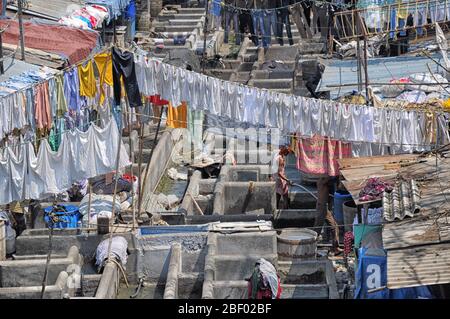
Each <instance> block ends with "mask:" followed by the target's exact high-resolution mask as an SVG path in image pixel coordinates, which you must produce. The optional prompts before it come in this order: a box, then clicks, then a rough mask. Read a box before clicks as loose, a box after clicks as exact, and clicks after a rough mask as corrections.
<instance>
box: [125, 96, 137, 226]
mask: <svg viewBox="0 0 450 319" xmlns="http://www.w3.org/2000/svg"><path fill="white" fill-rule="evenodd" d="M125 101H126V107H127V110H126V115H127V117H128V143H129V144H130V158H131V167H130V175H131V187H132V188H131V202H132V205H133V227H132V229H133V230H134V227H135V223H136V206H135V205H134V195H135V194H134V185H133V184H134V183H133V177H134V172H133V163H134V147H132V146H131V132H132V123H131V112H129V110H130V101H129V100H128V97H125Z"/></svg>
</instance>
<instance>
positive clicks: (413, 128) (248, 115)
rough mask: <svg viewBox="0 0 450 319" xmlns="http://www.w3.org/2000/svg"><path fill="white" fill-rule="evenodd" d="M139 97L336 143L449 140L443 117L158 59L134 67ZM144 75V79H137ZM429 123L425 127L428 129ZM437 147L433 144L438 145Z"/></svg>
mask: <svg viewBox="0 0 450 319" xmlns="http://www.w3.org/2000/svg"><path fill="white" fill-rule="evenodd" d="M137 69H138V71H139V69H141V70H140V71H139V72H138V73H139V74H141V76H140V77H139V76H138V84H139V86H140V90H141V92H143V94H144V95H147V96H151V95H160V96H161V98H162V99H164V100H167V101H171V102H172V103H173V105H180V104H181V101H186V102H187V103H188V105H189V106H190V107H191V108H192V109H193V110H203V111H208V112H209V113H210V114H212V115H220V116H225V117H227V118H230V119H232V120H234V121H238V122H247V123H249V124H252V125H260V126H263V127H273V128H279V129H280V130H281V131H282V132H284V133H290V132H298V133H299V134H301V135H306V136H313V135H320V136H328V137H329V138H333V139H336V140H341V141H354V142H369V143H383V144H392V145H394V144H399V145H407V144H410V145H413V144H417V145H419V144H420V145H433V144H435V139H436V138H437V139H439V140H440V141H442V143H445V142H446V141H447V140H449V136H448V124H447V119H446V117H447V116H448V114H447V113H444V112H443V113H431V112H428V113H427V112H423V111H419V110H414V111H411V110H408V111H403V110H396V109H387V108H377V107H368V106H363V105H352V104H346V103H340V102H335V101H329V100H318V99H313V98H305V97H300V96H295V95H292V94H285V93H279V92H274V91H270V90H267V89H260V88H255V87H249V86H245V85H242V84H240V83H233V82H229V81H224V80H221V79H217V78H213V77H209V76H206V75H203V74H199V73H195V72H192V71H188V70H185V69H182V68H179V67H175V66H172V65H169V64H166V63H162V62H160V61H159V60H157V59H154V58H150V59H149V60H148V62H147V63H145V62H144V63H143V62H139V63H137ZM142 74H145V77H146V79H145V80H143V79H142ZM427 123H428V124H427ZM439 143H440V142H438V144H439Z"/></svg>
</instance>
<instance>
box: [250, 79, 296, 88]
mask: <svg viewBox="0 0 450 319" xmlns="http://www.w3.org/2000/svg"><path fill="white" fill-rule="evenodd" d="M250 84H251V85H253V86H255V87H258V88H266V89H291V87H292V79H252V80H251V81H250V82H249V85H250Z"/></svg>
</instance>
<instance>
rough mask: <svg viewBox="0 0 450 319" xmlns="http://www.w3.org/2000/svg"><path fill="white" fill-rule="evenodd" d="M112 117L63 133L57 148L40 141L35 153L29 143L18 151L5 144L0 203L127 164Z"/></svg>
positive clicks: (57, 188)
mask: <svg viewBox="0 0 450 319" xmlns="http://www.w3.org/2000/svg"><path fill="white" fill-rule="evenodd" d="M119 136H120V132H119V129H118V128H117V124H116V122H115V121H114V120H110V121H109V123H108V124H107V125H106V127H104V128H100V127H98V126H96V125H94V124H93V125H91V126H90V127H89V129H88V130H87V131H86V132H82V131H79V130H77V129H75V130H74V131H73V132H71V131H69V132H65V133H64V134H62V141H61V144H60V146H59V149H58V151H56V152H53V151H52V149H51V147H50V145H49V142H48V141H47V140H46V139H44V140H43V141H42V142H41V145H40V147H39V150H38V152H37V154H36V153H35V152H34V147H33V145H32V144H31V143H22V144H21V145H20V146H19V147H17V148H15V149H18V151H17V152H15V150H14V149H13V148H10V147H7V148H4V149H3V150H2V152H1V154H0V184H1V185H3V190H2V192H0V205H5V204H8V203H10V202H13V201H23V200H27V199H36V200H39V199H42V198H48V197H49V196H50V195H52V194H58V193H60V192H62V191H64V190H66V189H68V188H69V187H70V186H71V185H72V183H74V182H76V181H78V180H81V179H85V178H91V177H95V176H99V175H102V174H106V173H109V172H111V171H113V170H115V169H116V157H117V151H118V148H120V157H119V165H118V167H119V169H120V168H123V167H126V166H128V165H130V164H131V163H130V161H129V156H128V153H127V150H126V149H125V146H124V144H123V142H122V140H121V139H120V142H119Z"/></svg>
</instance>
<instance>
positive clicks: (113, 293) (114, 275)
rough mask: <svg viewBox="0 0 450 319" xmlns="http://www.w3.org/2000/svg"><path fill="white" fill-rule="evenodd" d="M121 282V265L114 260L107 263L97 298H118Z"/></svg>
mask: <svg viewBox="0 0 450 319" xmlns="http://www.w3.org/2000/svg"><path fill="white" fill-rule="evenodd" d="M119 284H120V277H119V267H118V266H117V265H116V264H115V263H113V262H109V263H107V264H106V265H105V268H104V269H103V274H102V278H101V279H100V283H99V285H98V288H97V292H96V294H95V298H96V299H116V297H117V292H118V289H119Z"/></svg>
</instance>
